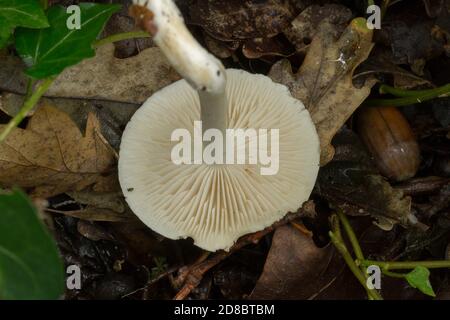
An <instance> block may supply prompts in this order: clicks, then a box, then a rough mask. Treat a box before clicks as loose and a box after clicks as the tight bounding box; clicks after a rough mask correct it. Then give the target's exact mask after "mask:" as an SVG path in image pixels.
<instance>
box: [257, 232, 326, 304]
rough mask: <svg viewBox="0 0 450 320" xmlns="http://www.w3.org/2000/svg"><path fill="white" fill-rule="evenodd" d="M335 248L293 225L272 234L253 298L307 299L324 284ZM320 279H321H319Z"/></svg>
mask: <svg viewBox="0 0 450 320" xmlns="http://www.w3.org/2000/svg"><path fill="white" fill-rule="evenodd" d="M332 254H333V248H332V247H331V246H327V247H325V248H318V247H316V245H315V244H314V242H313V240H312V239H311V237H309V236H307V235H305V234H303V233H301V232H299V231H298V230H297V229H295V228H294V227H292V226H288V225H286V226H282V227H279V228H278V229H277V230H276V231H275V234H274V236H273V240H272V246H271V248H270V251H269V255H268V257H267V260H266V263H265V265H264V270H263V273H262V275H261V277H260V278H259V280H258V282H257V283H256V286H255V289H254V290H253V292H252V294H251V296H250V298H251V299H308V298H310V297H312V296H313V295H315V294H317V293H319V292H320V290H321V289H322V287H323V286H324V284H325V283H324V282H326V281H330V279H328V280H326V281H323V280H325V278H327V277H325V275H324V273H325V271H326V270H327V267H328V265H329V263H330V260H331V258H332ZM319 280H320V281H319Z"/></svg>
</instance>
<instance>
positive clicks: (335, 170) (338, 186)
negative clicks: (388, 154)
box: [314, 129, 415, 230]
mask: <svg viewBox="0 0 450 320" xmlns="http://www.w3.org/2000/svg"><path fill="white" fill-rule="evenodd" d="M333 143H334V144H335V146H336V155H335V157H334V159H333V161H331V162H330V163H328V164H327V165H326V166H324V167H323V168H321V170H320V172H319V175H318V178H317V182H316V187H315V189H314V193H315V194H316V195H318V196H320V197H322V198H325V199H326V200H328V201H329V202H330V204H331V205H332V206H333V207H336V208H340V209H341V210H343V211H344V212H345V213H347V214H349V215H356V216H364V215H370V216H371V217H373V218H375V219H376V220H377V222H378V226H379V227H381V228H383V229H384V230H389V229H392V227H393V225H394V224H395V223H401V224H402V225H405V226H406V225H409V224H410V222H411V221H414V220H415V218H414V217H413V216H412V213H411V197H409V196H405V195H404V194H403V192H402V191H401V190H397V189H394V188H392V186H391V185H390V184H389V182H388V181H386V180H385V179H384V178H383V177H382V176H380V175H378V174H377V171H375V169H374V168H375V166H374V164H373V162H372V160H371V159H370V157H369V156H368V154H367V151H366V150H365V149H364V147H363V145H362V143H361V141H360V140H359V138H358V136H356V134H355V133H354V132H353V131H351V130H348V129H343V130H341V131H340V132H339V133H338V134H337V135H336V137H335V138H334V140H333ZM368 195H370V196H368Z"/></svg>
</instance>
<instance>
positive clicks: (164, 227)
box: [119, 69, 320, 251]
mask: <svg viewBox="0 0 450 320" xmlns="http://www.w3.org/2000/svg"><path fill="white" fill-rule="evenodd" d="M226 72H227V79H228V81H227V86H226V95H227V97H228V100H229V108H228V117H229V118H228V119H229V120H228V128H236V129H238V128H242V129H246V128H254V129H259V128H263V129H279V171H278V173H277V174H275V175H261V174H260V167H261V165H260V164H257V165H250V164H245V165H239V164H233V165H228V164H223V165H219V164H213V165H207V164H199V165H194V164H181V165H176V164H174V163H173V162H172V159H171V150H172V147H173V146H174V145H175V144H176V142H172V141H171V139H170V137H171V134H172V132H173V131H174V130H175V129H178V128H186V129H188V130H189V131H190V132H191V134H192V135H193V130H194V121H197V120H199V119H200V103H199V98H198V94H197V92H196V91H195V90H194V89H192V87H191V86H190V85H189V84H188V83H187V82H186V81H185V80H180V81H177V82H175V83H173V84H172V85H170V86H168V87H165V88H164V89H162V90H161V91H159V92H157V93H155V94H154V95H153V96H151V97H150V98H149V99H148V100H147V101H146V102H145V103H144V105H143V106H142V107H141V108H140V109H139V110H138V111H137V112H136V114H135V115H134V116H133V118H132V119H131V121H130V122H129V123H128V125H127V127H126V129H125V132H124V134H123V137H122V144H121V150H120V159H119V179H120V184H121V186H122V189H123V192H124V195H125V197H126V200H127V202H128V204H129V206H130V207H131V209H132V210H133V212H134V213H135V214H136V215H137V216H138V217H139V218H140V219H141V220H142V221H143V222H144V223H145V224H146V225H147V226H149V227H150V228H151V229H153V230H154V231H156V232H158V233H160V234H161V235H163V236H165V237H167V238H170V239H180V238H187V237H191V238H192V239H193V240H194V242H195V244H196V245H197V246H199V247H201V248H203V249H206V250H209V251H216V250H218V249H225V250H228V249H229V248H230V247H231V246H232V245H233V243H234V242H235V241H236V240H237V239H238V238H239V237H240V236H242V235H245V234H247V233H251V232H256V231H259V230H262V229H264V228H265V227H268V226H270V225H272V224H273V223H274V222H275V221H277V220H279V219H281V218H282V217H283V216H284V215H285V214H286V213H288V212H295V211H296V210H297V209H298V208H299V207H301V206H302V204H303V203H304V202H305V201H306V200H307V199H308V198H309V195H310V193H311V191H312V188H313V186H314V183H315V180H316V177H317V173H318V169H319V153H320V151H319V139H318V136H317V133H316V129H315V127H314V124H313V122H312V120H311V117H310V115H309V113H308V111H307V110H306V109H305V107H304V106H303V104H302V103H301V102H300V101H299V100H297V99H294V98H293V97H292V96H291V95H290V93H289V90H288V89H287V88H286V87H285V86H283V85H280V84H276V83H274V82H272V80H271V79H270V78H268V77H266V76H263V75H255V74H250V73H248V72H245V71H242V70H233V69H228V70H227V71H226Z"/></svg>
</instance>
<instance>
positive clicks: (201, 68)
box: [131, 0, 228, 133]
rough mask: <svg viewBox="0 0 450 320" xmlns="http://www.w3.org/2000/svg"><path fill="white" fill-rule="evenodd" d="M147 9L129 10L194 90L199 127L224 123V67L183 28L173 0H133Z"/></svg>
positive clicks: (212, 126)
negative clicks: (197, 97) (199, 106)
mask: <svg viewBox="0 0 450 320" xmlns="http://www.w3.org/2000/svg"><path fill="white" fill-rule="evenodd" d="M133 3H134V4H135V5H138V6H141V7H145V8H147V9H148V10H149V11H150V12H148V11H147V12H144V11H142V10H133V9H132V10H131V12H133V13H134V16H136V15H137V18H138V19H139V20H140V22H141V24H142V25H143V26H144V28H145V29H147V31H149V32H150V33H151V34H153V40H154V41H155V43H156V44H157V45H158V47H159V48H160V49H161V51H162V52H163V53H164V55H165V56H166V57H167V59H168V60H169V62H170V63H171V64H172V66H173V67H174V68H175V69H176V70H177V71H178V72H179V73H180V74H181V76H182V77H183V78H184V79H186V81H187V82H188V83H189V84H190V85H191V86H192V87H193V88H194V89H195V90H197V92H198V94H199V98H200V105H201V120H202V128H203V131H206V130H208V129H210V128H215V129H219V130H221V131H222V132H223V133H224V132H225V129H226V127H227V109H228V102H227V98H226V95H225V87H226V73H225V68H224V66H223V65H222V63H221V62H220V60H218V59H217V58H215V57H214V56H213V55H211V54H210V53H209V52H208V51H206V50H205V49H204V48H203V47H202V46H201V45H200V44H199V43H198V42H197V40H195V38H194V37H193V36H192V34H191V33H190V32H189V30H188V29H187V28H186V25H185V23H184V19H183V16H182V15H181V13H180V11H179V10H178V8H177V6H176V5H175V4H174V2H173V0H133Z"/></svg>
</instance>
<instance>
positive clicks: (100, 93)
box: [0, 44, 180, 104]
mask: <svg viewBox="0 0 450 320" xmlns="http://www.w3.org/2000/svg"><path fill="white" fill-rule="evenodd" d="M23 68H24V66H23V64H22V63H21V61H19V60H18V59H17V58H14V57H11V56H8V57H5V59H3V57H2V58H1V59H0V89H2V90H4V91H9V92H14V93H21V94H24V93H25V87H26V79H25V76H24V75H23V74H22V70H23ZM179 78H180V77H179V75H178V74H177V73H176V71H175V70H174V69H173V68H172V67H171V66H170V64H169V62H168V61H167V60H166V58H165V57H164V56H163V54H162V53H161V51H160V50H159V49H158V48H156V47H153V48H148V49H145V50H143V51H141V52H140V53H139V54H138V55H137V56H133V57H130V58H127V59H118V58H116V57H114V45H113V44H107V45H104V46H101V47H99V48H98V49H97V52H96V55H95V57H93V58H91V59H86V60H84V61H82V62H81V63H79V64H77V65H75V66H73V67H70V68H67V69H65V70H64V71H63V72H62V73H61V74H60V75H59V76H58V78H57V79H56V80H55V82H54V83H53V85H52V86H51V88H50V89H49V90H48V91H47V92H46V94H45V95H46V96H48V97H64V98H84V99H98V100H108V101H120V102H129V103H139V104H140V103H142V102H144V101H145V100H146V99H147V98H148V97H149V96H151V95H152V94H153V93H154V92H156V91H158V90H159V89H161V88H163V87H165V86H167V85H169V84H170V83H172V82H173V81H175V80H178V79H179Z"/></svg>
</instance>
